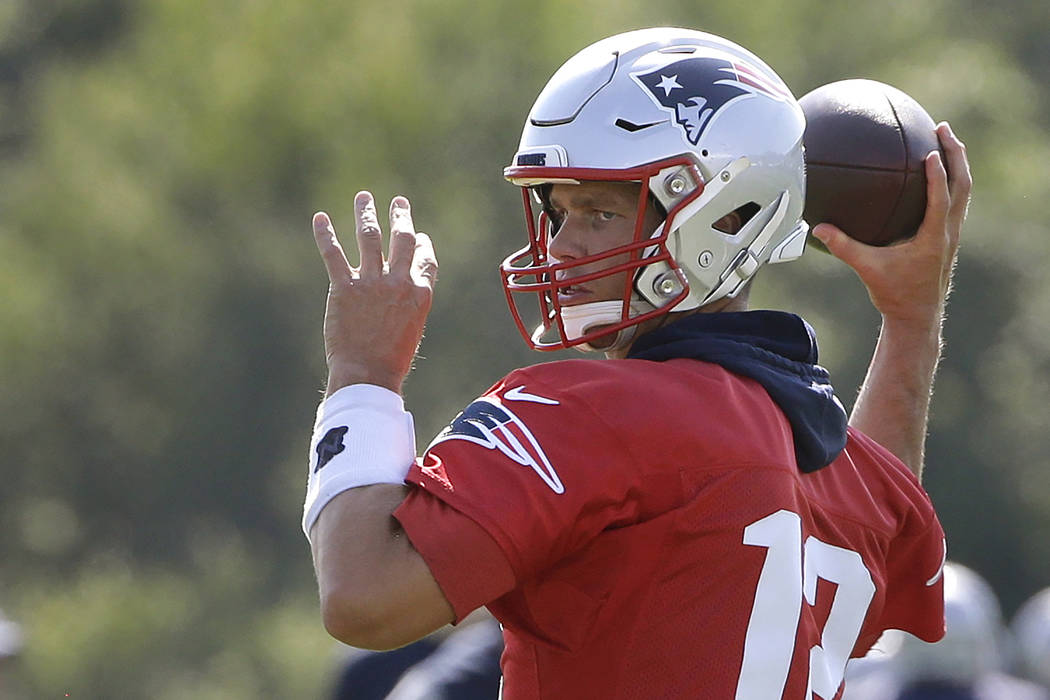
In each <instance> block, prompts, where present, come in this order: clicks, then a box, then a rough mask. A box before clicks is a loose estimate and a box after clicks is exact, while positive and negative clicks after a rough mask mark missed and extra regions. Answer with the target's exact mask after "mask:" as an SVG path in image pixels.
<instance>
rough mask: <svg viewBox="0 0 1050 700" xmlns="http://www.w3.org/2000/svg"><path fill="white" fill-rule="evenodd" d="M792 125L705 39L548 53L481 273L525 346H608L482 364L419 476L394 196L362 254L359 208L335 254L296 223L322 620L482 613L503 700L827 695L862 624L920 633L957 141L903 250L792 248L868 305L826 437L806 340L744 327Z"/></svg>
mask: <svg viewBox="0 0 1050 700" xmlns="http://www.w3.org/2000/svg"><path fill="white" fill-rule="evenodd" d="M803 128H804V120H803V116H802V112H801V110H800V109H799V106H798V103H797V102H796V101H795V99H794V97H792V95H791V92H790V91H789V90H788V88H787V87H786V86H785V85H784V83H783V82H782V81H781V79H780V78H779V77H778V76H777V75H776V73H774V72H773V70H772V69H770V68H769V67H768V66H767V65H766V64H765V63H764V62H762V61H761V60H760V59H759V58H758V57H757V56H755V55H754V54H752V53H750V52H748V51H747V50H745V49H743V48H741V47H739V46H737V45H736V44H734V43H732V42H729V41H727V40H725V39H722V38H720V37H717V36H713V35H710V34H705V33H702V32H696V31H691V30H685V29H674V28H659V29H648V30H641V31H637V32H629V33H626V34H622V35H617V36H614V37H611V38H609V39H605V40H603V41H600V42H598V43H597V44H594V45H592V46H590V47H588V48H586V49H584V50H583V51H581V52H580V53H579V54H577V55H576V56H574V57H573V58H571V59H570V60H569V61H568V62H567V63H566V64H565V65H564V66H563V67H562V68H561V69H560V70H558V71H557V72H556V73H555V74H554V76H553V77H552V78H551V80H550V81H549V83H548V84H547V86H546V87H545V88H544V90H543V92H542V93H541V94H540V96H539V98H538V99H537V100H536V103H535V104H534V106H533V108H532V111H531V112H530V114H529V116H528V119H527V121H526V124H525V128H524V131H523V134H522V137H521V142H520V144H519V147H518V150H517V152H516V154H515V155H514V158H513V160H512V162H511V164H510V166H509V167H508V168H507V169H506V177H507V179H508V180H510V181H511V182H512V183H514V184H515V185H518V186H520V187H521V188H522V195H523V202H524V205H525V211H526V217H527V226H528V231H529V237H528V243H527V245H526V246H525V247H524V248H523V249H522V250H520V251H518V252H517V253H514V254H512V255H510V256H509V257H508V258H507V260H506V261H504V263H503V265H502V266H501V274H502V277H503V282H504V287H505V289H506V293H507V297H508V300H509V301H510V306H511V310H512V313H513V315H514V318H515V319H516V321H517V324H518V326H519V328H520V329H521V330H522V332H523V335H524V337H525V338H526V341H527V342H528V343H529V344H530V345H532V346H533V347H536V348H539V349H547V348H560V347H578V348H580V349H583V350H589V351H597V352H600V353H604V354H605V355H606V356H607V357H608V358H609V359H607V360H605V361H595V359H577V360H567V361H560V362H553V363H546V364H540V365H536V366H533V367H528V368H525V369H521V370H516V371H514V372H511V373H510V374H509V375H507V376H506V377H505V378H504V379H503V380H501V381H500V382H498V383H497V384H495V385H494V386H492V387H491V388H490V389H488V390H487V391H486V392H484V393H483V394H482V395H481V396H480V397H479V398H478V399H477V400H476V401H474V402H473V403H471V404H470V405H469V406H467V407H466V408H465V409H463V411H462V412H461V413H460V414H459V415H458V416H456V417H455V418H454V419H453V420H452V421H451V422H450V424H449V425H448V427H447V428H446V429H445V430H444V431H442V432H441V433H440V434H439V435H438V436H437V437H436V438H435V439H434V440H433V442H432V443H431V444H430V446H429V447H428V448H427V449H426V450H425V451H424V453H423V455H422V456H421V457H419V458H418V459H417V456H416V450H415V445H414V442H413V428H412V420H411V415H410V414H409V413H407V412H406V411H405V410H404V406H403V402H402V399H401V396H400V393H399V392H400V388H401V383H402V381H403V379H404V377H405V375H406V374H407V372H408V370H409V368H410V365H411V362H412V358H413V355H414V353H415V350H416V346H417V344H418V343H419V339H420V337H421V332H422V329H423V324H424V320H425V318H426V315H427V311H428V310H429V307H430V302H431V298H432V293H433V286H434V282H435V278H436V271H437V262H436V258H435V254H434V251H433V248H432V246H431V242H430V239H429V238H428V237H427V236H426V235H424V234H422V233H416V232H415V229H414V224H413V221H412V215H411V212H410V208H409V203H408V201H407V200H406V199H405V198H404V197H395V198H394V200H393V201H392V203H391V208H390V244H389V252H388V255H387V256H386V257H384V254H383V250H382V247H381V237H382V234H381V231H380V224H379V220H378V214H377V213H376V207H375V203H374V201H373V198H372V196H371V195H370V194H369V193H367V192H361V193H359V194H358V195H357V197H356V200H355V205H356V233H357V246H358V249H359V254H360V260H359V264H358V265H357V266H356V267H355V266H351V265H350V264H349V262H348V260H347V258H346V256H345V255H344V253H343V250H342V248H341V247H340V244H339V241H338V239H337V237H336V233H335V230H334V228H333V226H332V223H331V221H330V220H329V218H328V217H327V215H325V214H323V213H318V214H317V215H315V217H314V222H313V224H314V233H315V239H316V242H317V245H318V247H319V249H320V252H321V255H322V257H323V259H324V262H325V266H326V268H327V271H328V275H329V279H330V282H331V285H330V288H329V295H328V308H327V312H326V316H325V347H326V351H327V359H328V367H329V378H328V395H327V398H326V400H325V401H324V403H323V404H322V405H321V406H320V408H319V409H318V414H317V419H316V422H315V427H314V432H315V434H314V438H313V441H312V443H311V454H310V469H309V472H310V474H309V484H308V487H307V496H306V503H305V507H304V517H303V528H304V531H305V532H306V533H307V536H308V538H309V539H310V543H311V547H312V551H313V555H314V564H315V568H316V571H317V576H318V580H319V584H320V595H321V607H322V613H323V618H324V622H325V625H326V627H327V629H328V630H329V632H330V633H331V634H333V635H334V636H335V637H337V638H339V639H342V640H344V641H346V642H347V643H350V644H352V645H355V646H364V647H370V648H380V649H382V648H392V647H397V646H399V645H402V644H405V643H407V642H409V641H411V640H413V639H416V638H418V637H421V636H422V635H424V634H426V633H428V632H430V631H432V630H434V629H436V628H438V627H440V626H442V625H444V624H446V623H449V622H456V621H458V620H461V619H463V618H464V617H465V616H466V615H467V614H468V613H469V612H470V611H471V610H474V609H475V608H477V607H479V606H483V605H484V606H487V607H488V608H489V610H490V611H491V612H492V613H493V615H494V616H495V617H496V618H497V619H498V620H499V621H500V622H501V623H502V626H503V628H504V638H505V645H506V648H505V651H504V654H503V657H502V662H501V663H502V670H503V677H504V680H503V696H504V697H505V698H507V699H508V700H518V699H521V698H575V697H601V698H729V697H735V698H737V700H753V699H757V698H781V697H784V698H810V697H819V698H824V699H825V700H830V699H831V698H834V697H837V696H838V695H839V694H840V693H841V688H842V679H843V672H844V668H845V665H846V661H847V660H848V659H849V658H850V657H854V656H861V655H863V654H864V653H865V652H866V651H867V649H868V648H869V647H870V646H871V645H872V644H873V643H874V642H875V640H876V639H877V638H878V637H879V635H880V634H881V632H882V631H883V630H884V629H887V628H901V629H905V630H908V631H910V632H912V633H914V634H915V635H917V636H919V637H921V638H923V639H926V640H929V641H933V640H936V639H938V638H939V637H940V636H941V635H942V634H943V629H944V615H943V597H942V578H941V569H942V565H943V561H944V540H943V532H942V530H941V527H940V524H939V523H938V521H937V518H936V515H935V514H934V511H933V508H932V506H931V504H930V501H929V498H928V497H927V495H926V493H925V492H924V491H923V489H922V487H921V486H920V484H919V481H918V478H917V475H918V473H919V471H920V469H921V466H922V449H923V442H924V434H925V425H926V413H927V408H928V401H929V393H930V389H931V385H932V380H933V374H934V370H935V366H936V362H937V358H938V355H939V348H940V326H941V321H942V317H943V312H944V304H945V297H946V294H947V290H948V283H949V278H950V272H951V268H952V264H953V262H954V259H955V253H956V250H957V245H958V237H959V231H960V228H961V225H962V220H963V218H964V214H965V209H966V203H967V199H968V195H969V189H970V179H969V174H968V169H967V163H966V157H965V151H964V147H963V145H962V143H961V142H960V141H959V140H958V139H956V138H955V136H954V135H953V134H952V133H951V131H950V129H949V127H948V126H947V125H941V126H940V127H939V128H938V134H939V137H940V139H941V143H942V145H943V148H944V151H945V153H946V156H947V159H948V161H949V162H948V166H949V167H948V171H949V172H951V178H950V179H949V178H948V176H947V174H946V170H945V167H944V165H943V164H942V163H941V160H940V156H939V155H938V154H936V153H934V154H931V155H930V156H929V157H928V158H927V161H926V173H927V176H928V180H929V188H928V195H929V196H928V209H927V213H926V217H925V219H924V221H923V223H922V225H921V227H920V229H919V231H918V233H917V235H916V236H915V238H914V239H912V240H910V241H909V242H907V243H905V244H902V245H899V246H893V247H890V248H879V249H876V248H868V247H867V246H864V245H862V244H859V243H856V242H854V241H852V240H851V239H849V238H848V237H847V236H846V234H845V233H844V232H842V231H839V230H837V229H834V228H833V227H830V226H820V227H818V228H817V230H816V231H815V234H816V235H817V236H818V237H819V238H820V239H821V240H822V241H823V242H824V243H825V245H827V247H828V248H829V249H830V250H831V251H832V252H833V253H835V254H836V255H838V256H839V257H840V258H841V259H843V260H845V261H846V262H847V263H848V264H850V265H851V266H852V267H853V268H854V269H855V270H856V271H857V273H858V274H859V276H860V277H861V279H862V280H863V281H864V282H865V284H866V285H867V288H868V291H869V293H870V296H871V299H872V301H873V303H874V304H875V306H876V308H877V309H878V310H879V311H880V312H881V314H882V317H883V325H882V329H881V333H880V337H879V341H878V345H877V348H876V351H875V355H874V357H873V361H872V364H871V367H870V371H869V375H868V378H867V380H866V382H865V385H864V386H863V387H862V391H861V395H860V397H859V399H858V401H857V404H856V407H855V408H854V411H853V413H852V416H851V418H850V420H849V422H848V423H847V417H846V415H845V412H844V410H843V408H842V406H841V404H840V403H839V401H838V400H837V399H836V398H835V395H834V393H833V391H832V388H831V385H830V383H829V381H828V376H827V373H826V371H825V370H824V369H823V368H821V367H820V366H819V365H817V364H816V362H817V350H816V343H815V338H814V334H813V331H812V329H811V328H810V327H809V325H808V324H806V322H805V321H803V320H802V319H801V318H799V317H798V316H795V315H792V314H787V313H781V312H773V311H747V299H748V290H749V286H750V282H751V280H752V278H753V277H754V275H755V273H756V271H757V270H758V269H759V268H760V267H761V266H762V265H763V264H765V263H776V262H784V261H788V260H792V259H794V258H797V257H798V256H799V255H801V254H802V252H803V249H804V244H805V240H806V236H807V235H808V225H807V223H806V222H804V221H802V219H801V214H802V204H803V197H804V182H805V174H804V167H803V153H802V134H803ZM522 297H526V298H527V297H532V298H533V299H535V300H538V302H539V304H538V306H539V309H540V316H539V318H538V323H537V326H536V328H535V329H534V330H533V329H531V328H529V325H530V324H529V323H528V322H527V321H526V320H525V316H526V313H525V312H524V311H522V310H520V309H519V304H518V300H519V299H520V298H522Z"/></svg>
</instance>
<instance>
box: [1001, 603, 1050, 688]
mask: <svg viewBox="0 0 1050 700" xmlns="http://www.w3.org/2000/svg"><path fill="white" fill-rule="evenodd" d="M1010 629H1011V631H1012V632H1013V634H1014V640H1015V642H1016V644H1017V656H1018V666H1019V670H1020V671H1021V673H1022V674H1023V675H1025V676H1026V677H1028V678H1031V679H1032V680H1033V681H1037V682H1039V683H1042V684H1043V685H1045V686H1046V687H1047V688H1050V588H1044V589H1043V590H1042V591H1040V592H1039V593H1037V594H1035V595H1034V596H1032V597H1031V598H1029V599H1028V600H1027V601H1026V602H1025V604H1024V605H1022V606H1021V609H1020V610H1018V611H1017V614H1016V615H1015V616H1014V619H1013V622H1012V623H1011V625H1010Z"/></svg>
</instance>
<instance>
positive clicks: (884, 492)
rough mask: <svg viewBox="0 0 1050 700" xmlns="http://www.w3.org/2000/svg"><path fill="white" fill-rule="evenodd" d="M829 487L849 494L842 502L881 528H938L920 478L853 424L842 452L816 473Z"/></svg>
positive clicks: (902, 529) (921, 529) (917, 530)
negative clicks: (879, 524)
mask: <svg viewBox="0 0 1050 700" xmlns="http://www.w3.org/2000/svg"><path fill="white" fill-rule="evenodd" d="M814 475H815V476H818V478H820V479H822V480H824V481H825V483H826V485H827V487H828V488H831V489H836V490H837V491H838V493H839V494H840V498H843V496H842V494H845V495H847V496H848V497H847V498H843V500H842V504H843V505H848V506H850V507H851V508H853V509H855V510H856V511H858V512H860V513H862V514H864V517H866V518H867V519H868V521H869V522H870V523H872V524H873V525H876V524H878V523H880V521H881V523H882V525H883V527H882V528H880V529H887V530H889V531H893V532H901V531H908V530H911V531H912V532H913V533H917V532H920V531H925V530H928V529H930V528H934V529H938V530H939V524H937V517H936V513H935V512H934V508H933V503H932V501H931V500H930V497H929V495H928V494H927V493H926V490H925V489H924V488H923V487H922V485H921V484H920V483H919V480H918V478H916V476H915V475H914V474H913V473H912V472H911V470H910V469H908V467H907V466H905V464H904V463H903V462H901V461H900V459H898V458H897V457H896V456H895V455H894V454H893V453H892V452H890V451H889V450H888V449H886V448H885V447H883V446H882V445H880V444H879V443H877V442H876V441H875V440H873V439H871V438H870V437H868V436H867V435H865V434H864V433H862V432H860V431H859V430H856V429H855V428H849V431H848V438H847V442H846V447H845V449H844V450H843V451H842V454H841V455H839V457H838V458H837V459H836V460H835V462H833V463H832V464H831V465H829V466H828V467H826V468H825V469H821V470H819V471H817V472H815V473H814Z"/></svg>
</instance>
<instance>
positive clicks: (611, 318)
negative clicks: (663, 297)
mask: <svg viewBox="0 0 1050 700" xmlns="http://www.w3.org/2000/svg"><path fill="white" fill-rule="evenodd" d="M652 308H653V307H652V306H651V305H650V304H649V303H648V302H646V301H643V300H642V299H640V298H632V299H631V303H630V314H631V315H630V317H631V318H633V317H635V316H638V315H640V314H642V313H645V312H646V311H651V310H652ZM622 312H623V302H622V301H594V302H591V303H589V304H579V305H578V306H563V307H562V309H561V320H562V323H563V324H564V326H565V340H576V339H577V338H582V337H583V336H585V335H587V333H588V332H589V331H590V330H591V329H593V328H594V327H596V326H611V325H613V324H616V323H619V322H620V321H622V320H623V317H622V316H621V313H622ZM637 330H638V326H637V325H634V326H627V327H626V328H622V329H620V330H619V331H617V332H616V334H615V335H612V338H613V342H612V343H611V344H610V345H607V346H605V347H601V348H596V347H594V346H593V345H591V344H590V343H581V344H580V345H577V346H575V347H576V349H577V350H580V351H581V352H612V351H614V350H621V349H623V348H625V347H627V346H628V345H629V344H630V343H631V341H633V340H634V336H635V332H636V331H637ZM610 335H611V334H610ZM602 337H609V336H602Z"/></svg>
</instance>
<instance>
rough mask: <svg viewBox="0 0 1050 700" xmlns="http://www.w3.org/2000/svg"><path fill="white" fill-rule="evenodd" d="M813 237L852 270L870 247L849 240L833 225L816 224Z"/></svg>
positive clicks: (843, 232) (844, 233) (851, 239)
mask: <svg viewBox="0 0 1050 700" xmlns="http://www.w3.org/2000/svg"><path fill="white" fill-rule="evenodd" d="M813 237H814V238H816V239H817V240H818V241H820V242H821V243H823V244H824V247H825V248H827V249H828V252H829V253H831V254H832V255H834V256H835V257H836V258H838V259H839V260H841V261H842V262H844V263H846V264H847V265H849V266H850V267H853V268H855V267H857V263H860V262H861V258H862V257H863V255H864V252H865V250H866V249H867V248H870V247H871V246H869V245H866V244H864V243H861V242H860V241H858V240H855V239H853V238H850V237H849V236H848V235H847V234H846V232H845V231H843V230H842V229H840V228H839V227H838V226H835V225H834V224H817V225H816V226H815V227H814V228H813Z"/></svg>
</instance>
